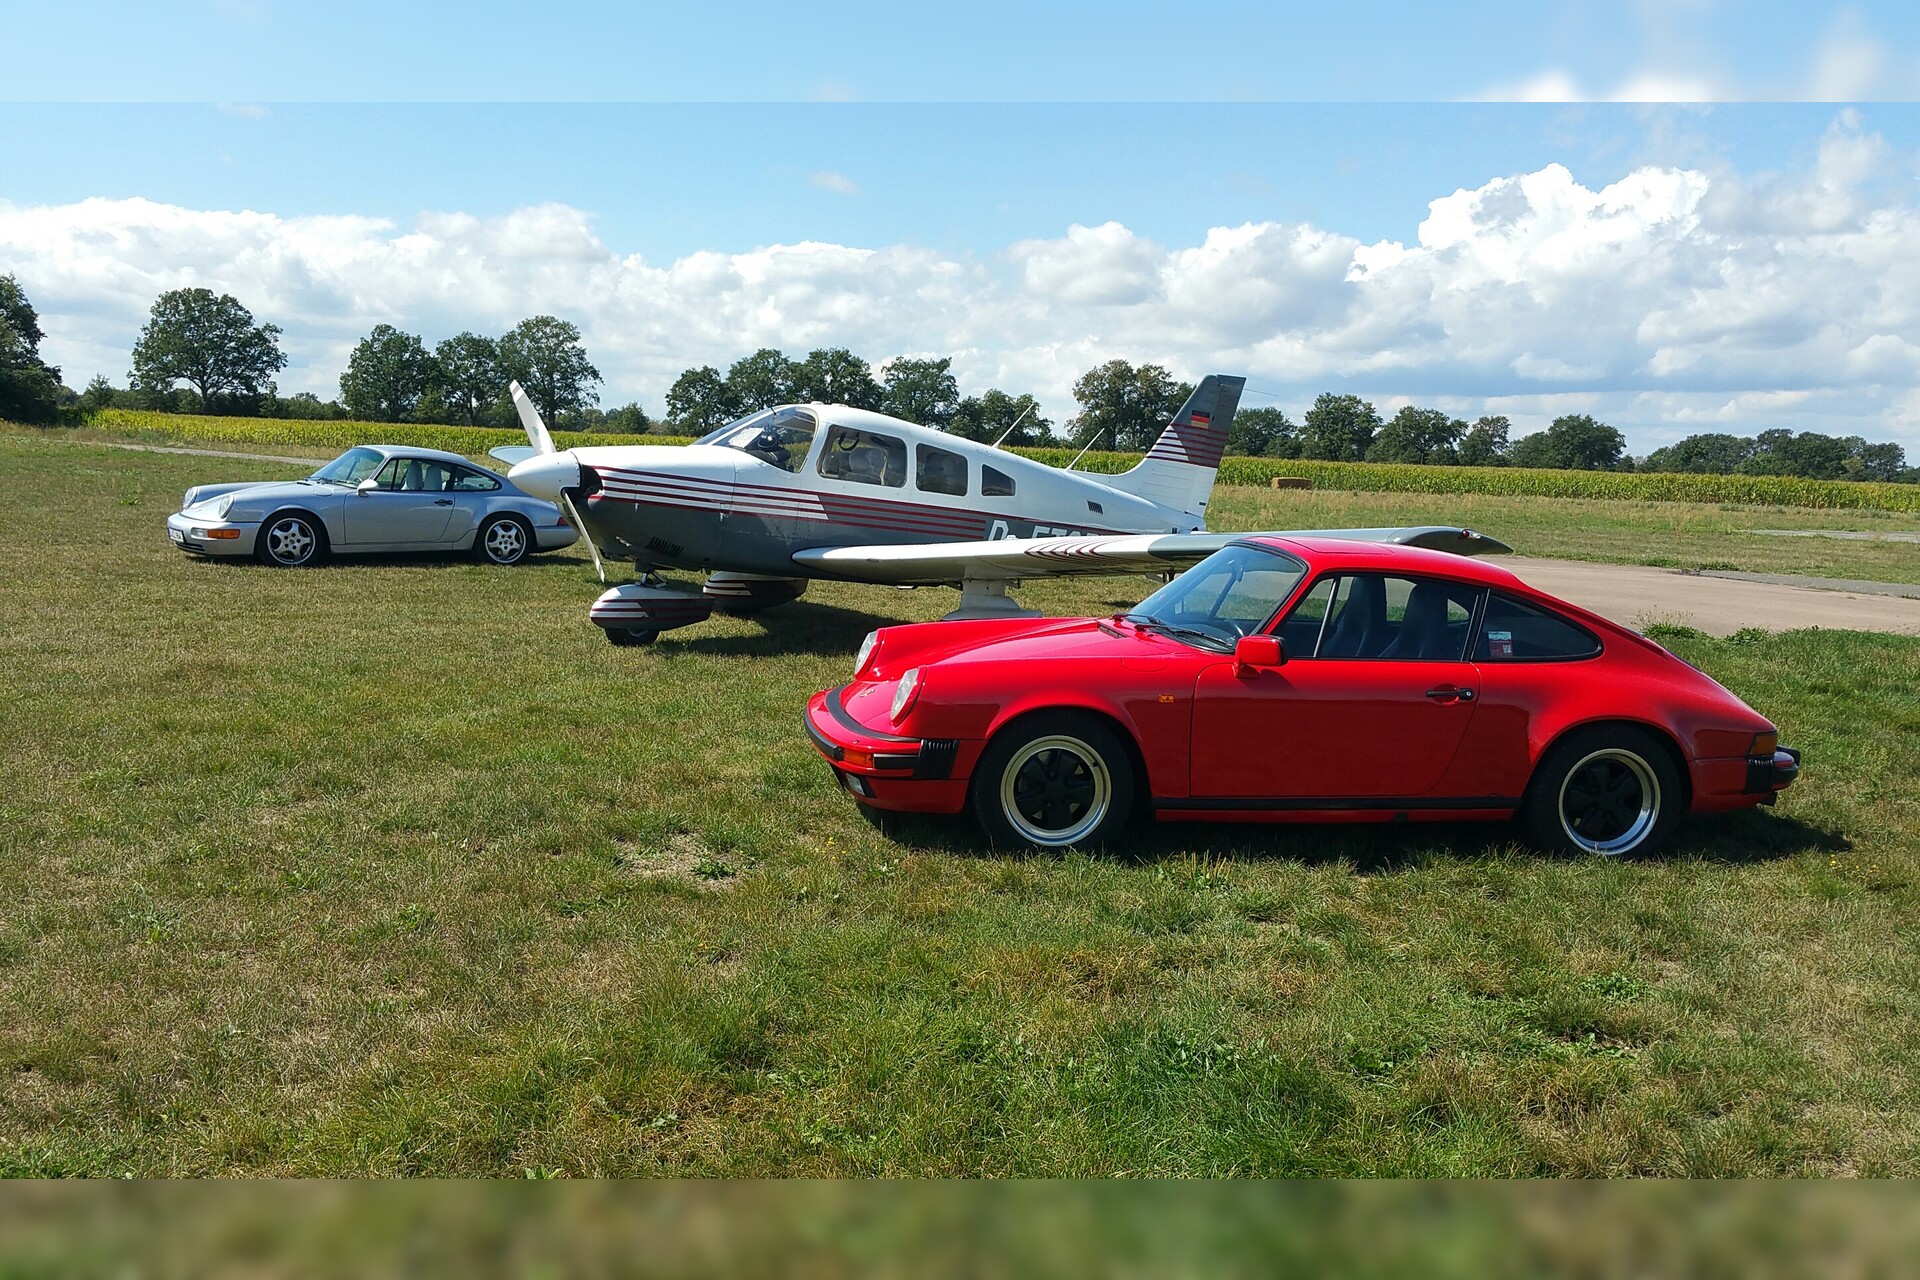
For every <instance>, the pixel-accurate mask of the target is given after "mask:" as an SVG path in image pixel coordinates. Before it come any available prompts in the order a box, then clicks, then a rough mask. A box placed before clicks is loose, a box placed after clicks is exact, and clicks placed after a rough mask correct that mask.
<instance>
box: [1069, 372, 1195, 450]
mask: <svg viewBox="0 0 1920 1280" xmlns="http://www.w3.org/2000/svg"><path fill="white" fill-rule="evenodd" d="M1192 394H1193V387H1192V385H1191V384H1189V383H1185V382H1177V381H1175V380H1174V378H1173V375H1172V374H1170V373H1168V372H1167V371H1166V370H1165V369H1163V368H1161V367H1160V366H1159V365H1157V364H1143V365H1141V366H1140V367H1139V368H1137V369H1136V368H1134V367H1133V366H1132V365H1130V364H1128V363H1127V362H1126V361H1125V360H1109V361H1107V362H1106V363H1105V364H1103V365H1099V366H1096V367H1095V368H1092V369H1089V370H1087V371H1086V372H1085V373H1083V374H1081V375H1080V378H1079V380H1078V381H1077V382H1075V383H1074V384H1073V398H1074V399H1075V400H1077V401H1079V402H1080V413H1079V414H1078V416H1076V417H1075V418H1074V419H1073V420H1072V421H1071V422H1069V423H1068V424H1067V429H1068V433H1069V436H1070V438H1071V439H1072V441H1073V445H1074V447H1075V448H1080V447H1082V446H1084V445H1086V444H1088V443H1089V442H1091V441H1104V442H1105V445H1106V447H1107V448H1109V449H1139V450H1144V449H1148V448H1151V447H1152V446H1153V442H1154V441H1155V440H1157V439H1159V438H1160V433H1161V431H1162V430H1164V429H1165V427H1166V425H1167V423H1169V422H1171V421H1172V420H1173V415H1174V414H1176V413H1178V412H1180V406H1181V405H1183V404H1185V403H1186V400H1187V397H1188V396H1190V395H1192Z"/></svg>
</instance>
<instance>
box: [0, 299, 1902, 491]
mask: <svg viewBox="0 0 1920 1280" xmlns="http://www.w3.org/2000/svg"><path fill="white" fill-rule="evenodd" d="M42 337H43V334H42V333H41V330H40V325H39V319H38V316H37V314H36V313H35V312H34V309H33V306H32V304H31V303H29V302H28V301H27V298H26V295H25V293H24V292H23V291H22V290H21V288H20V286H19V283H18V282H17V281H16V280H15V279H14V278H13V277H12V276H0V418H9V419H12V420H15V421H21V422H53V421H59V420H62V419H63V417H64V418H66V419H68V420H72V419H75V418H78V417H79V416H82V415H84V414H86V413H89V412H93V411H96V410H98V409H101V408H105V407H108V406H122V407H133V408H145V409H161V410H169V411H173V412H195V411H198V412H209V413H230V414H239V415H255V414H257V415H262V416H270V417H291V418H355V419H362V420H367V421H373V422H431V423H447V424H453V425H466V426H513V425H515V424H516V423H517V421H518V420H517V418H516V416H515V414H514V411H513V406H512V404H511V403H510V401H509V399H508V396H507V383H508V382H509V381H512V380H517V381H518V382H519V383H520V384H521V385H522V386H523V387H525V388H526V390H527V393H528V395H529V396H531V397H532V399H533V401H534V403H535V405H536V406H537V407H538V408H539V410H540V413H541V416H542V417H543V418H545V419H546V421H547V423H548V425H549V426H552V427H553V428H555V429H556V430H599V431H614V432H626V433H640V432H646V431H656V432H662V433H666V434H677V435H704V434H706V433H707V432H709V431H711V430H713V429H714V428H716V427H719V426H722V425H724V424H726V423H728V422H731V421H733V420H734V419H735V418H738V417H740V416H742V415H743V414H747V413H752V412H754V411H756V410H759V409H764V408H768V407H770V406H773V405H777V404H793V403H806V402H812V401H818V402H822V403H831V404H846V405H852V406H855V407H857V408H863V409H874V410H877V411H879V412H882V413H887V414H892V415H893V416H895V417H899V418H905V419H906V420H908V421H910V422H918V423H921V424H923V425H925V426H930V427H935V428H938V429H940V430H942V431H948V432H951V433H953V434H955V435H960V436H965V437H967V438H968V439H971V440H982V441H988V442H992V441H1003V442H1004V443H1007V444H1010V445H1045V444H1058V443H1062V442H1064V443H1065V444H1067V445H1069V446H1071V447H1073V448H1076V449H1078V448H1089V447H1096V446H1097V447H1102V448H1107V449H1116V450H1132V451H1136V452H1137V451H1142V450H1145V449H1147V448H1148V447H1150V446H1151V445H1152V444H1153V441H1154V440H1155V438H1156V437H1158V435H1159V434H1160V431H1161V430H1162V429H1163V428H1164V427H1165V426H1166V423H1167V421H1168V419H1170V418H1171V417H1172V416H1173V415H1174V414H1175V413H1176V412H1178V411H1179V408H1180V406H1181V405H1182V404H1183V403H1184V402H1185V400H1186V398H1187V397H1188V396H1189V395H1191V394H1192V393H1193V386H1192V384H1190V383H1186V382H1181V381H1179V380H1178V379H1176V378H1174V377H1173V376H1172V375H1171V374H1169V373H1168V372H1167V370H1166V369H1164V368H1162V367H1161V366H1159V365H1154V364H1142V365H1137V366H1136V365H1133V364H1130V363H1128V362H1127V361H1125V360H1109V361H1107V362H1105V363H1104V364H1101V365H1098V366H1096V367H1095V368H1092V369H1089V370H1088V371H1087V372H1086V373H1084V374H1082V375H1081V376H1080V377H1079V378H1078V379H1076V380H1075V382H1074V384H1073V395H1074V399H1075V401H1076V403H1077V405H1078V409H1079V412H1078V413H1076V414H1075V415H1074V416H1073V417H1071V418H1069V419H1067V420H1066V421H1065V422H1064V423H1061V424H1059V428H1060V435H1056V434H1055V426H1056V424H1054V423H1053V422H1051V421H1049V420H1048V419H1047V417H1046V416H1045V415H1043V414H1042V413H1041V412H1040V406H1039V404H1038V402H1037V401H1036V400H1035V399H1034V397H1033V396H1032V395H1031V394H1027V393H1020V394H1015V393H1013V392H1008V391H1003V390H1000V389H999V388H997V387H996V388H989V389H988V390H986V391H983V392H980V393H979V394H976V395H967V396H962V395H961V394H960V387H959V383H958V382H957V380H956V379H955V377H954V375H953V362H952V360H951V359H950V358H948V357H944V356H943V357H937V358H936V357H916V356H900V357H897V358H895V359H893V360H889V361H886V362H884V363H883V364H882V365H881V366H880V371H879V372H878V373H877V374H876V373H875V370H874V366H873V365H871V364H869V363H868V362H867V361H866V360H864V359H862V358H861V357H859V356H857V355H855V354H854V353H853V352H852V351H850V350H848V349H847V348H845V347H821V348H817V349H815V350H813V351H810V352H808V353H807V354H806V355H805V356H804V357H801V358H799V359H793V358H790V357H789V356H787V355H786V354H785V353H784V352H782V351H780V350H778V349H776V348H773V347H762V348H761V349H760V350H758V351H755V352H753V353H752V354H750V355H746V356H742V357H741V358H740V359H738V360H736V361H734V362H733V363H732V364H731V365H729V366H728V367H727V369H726V371H725V372H724V373H723V372H721V370H719V369H718V368H716V367H715V366H712V365H699V366H696V367H694V368H691V369H688V370H686V371H685V372H683V373H682V374H680V376H679V377H678V378H676V379H675V380H674V382H673V384H672V386H670V387H669V388H668V390H667V393H666V408H667V417H666V418H665V419H664V420H661V421H658V422H656V421H654V420H652V419H651V418H649V417H648V416H647V414H646V412H645V411H644V410H642V409H641V408H640V406H639V404H638V403H637V402H634V403H629V404H626V405H624V406H622V407H620V408H617V409H613V410H611V411H605V410H602V409H601V408H600V407H599V394H598V392H597V391H596V390H595V388H596V387H598V386H599V385H600V383H601V377H600V371H599V369H597V368H596V367H595V366H594V364H593V362H592V361H591V360H589V359H588V357H587V352H586V348H585V346H584V344H583V343H582V341H581V337H580V330H579V329H578V328H577V327H576V326H575V325H573V324H572V323H571V322H569V321H566V320H562V319H559V318H558V317H556V316H550V315H540V316H533V317H530V318H529V319H526V320H522V321H521V322H520V323H519V324H517V325H515V326H513V327H512V328H511V329H509V330H508V331H507V332H506V333H504V334H502V335H500V336H499V337H497V338H495V337H489V336H487V335H484V334H478V333H472V332H464V333H458V334H455V335H454V336H453V337H451V338H448V339H446V340H445V341H443V342H440V343H438V344H437V345H435V346H433V347H432V348H428V346H427V345H426V343H425V342H424V341H423V340H422V339H421V338H420V337H419V336H418V335H416V334H411V333H406V332H404V331H402V330H400V329H398V328H395V327H394V326H392V325H388V324H379V325H375V326H374V328H373V330H372V332H370V333H369V334H368V335H367V336H366V337H365V338H363V339H361V341H360V342H359V343H358V345H356V346H355V347H354V349H353V351H352V353H351V354H350V355H349V356H348V358H347V368H346V371H345V372H343V373H342V374H341V375H340V394H339V396H338V398H337V399H333V400H326V401H323V400H321V399H320V398H319V397H318V396H316V395H313V394H312V393H310V392H301V393H299V394H297V395H293V396H288V397H281V396H280V395H279V393H278V390H277V388H276V386H275V384H274V381H273V375H275V374H276V373H278V372H279V371H280V370H282V369H284V368H286V365H287V357H286V356H285V354H284V353H283V352H282V351H281V350H280V343H279V339H280V329H279V327H278V326H276V325H273V324H262V323H257V322H256V321H255V319H254V317H253V313H252V312H250V311H249V310H248V309H247V308H246V307H245V306H244V305H242V304H241V303H240V302H239V301H238V300H237V299H236V298H234V297H233V296H232V295H231V294H215V293H214V292H213V291H211V290H209V289H174V290H170V291H168V292H166V293H163V294H161V295H160V297H159V298H158V299H156V300H155V301H154V304H153V308H152V310H151V311H150V312H149V315H148V319H147V323H146V326H145V327H144V328H142V330H141V331H140V337H139V339H138V340H137V341H136V342H135V343H134V347H133V353H132V354H133V358H132V365H133V367H132V370H131V371H130V373H129V382H128V386H127V387H126V388H125V389H119V388H115V387H114V386H113V385H112V384H111V383H110V382H109V381H108V380H107V379H106V378H105V377H96V378H95V379H94V380H93V381H92V382H91V383H89V384H88V386H87V388H86V390H85V391H84V392H82V393H80V394H79V395H78V396H75V395H74V393H73V392H71V391H69V390H67V388H65V387H64V386H62V385H61V382H60V371H59V369H57V368H54V367H53V366H50V365H48V364H46V363H45V362H44V361H43V360H41V359H40V356H39V347H40V341H41V338H42ZM1227 452H1228V453H1232V454H1241V455H1249V456H1255V457H1267V458H1309V459H1319V460H1325V461H1330V462H1362V461H1364V462H1393V463H1412V464H1418V465H1426V466H1515V467H1546V468H1554V469H1562V470H1588V471H1631V470H1642V471H1687V472H1697V473H1707V474H1720V475H1728V474H1736V473H1738V474H1746V475H1782V476H1804V477H1808V478H1812V479H1823V480H1829V479H1831V480H1840V479H1853V480H1889V481H1898V482H1905V483H1914V482H1920V467H1912V466H1908V465H1907V462H1906V454H1905V451H1904V450H1903V449H1902V448H1901V447H1900V446H1899V445H1897V444H1892V443H1877V444H1876V443H1869V442H1868V441H1866V440H1865V439H1863V438H1862V437H1860V436H1837V437H1836V436H1827V435H1823V434H1821V433H1819V432H1814V431H1801V432H1795V431H1790V430H1786V429H1784V428H1782V429H1774V430H1768V431H1762V432H1760V433H1759V434H1758V435H1757V436H1755V437H1752V438H1747V437H1742V436H1735V435H1729V434H1725V433H1718V432H1714V433H1706V434H1702V435H1694V436H1688V437H1687V438H1686V439H1684V440H1681V441H1678V442H1677V443H1675V444H1671V445H1668V446H1666V447H1665V448H1661V449H1656V450H1654V451H1653V452H1652V453H1651V454H1649V455H1648V456H1647V457H1645V458H1642V459H1637V460H1636V459H1635V458H1634V457H1632V456H1631V455H1629V454H1628V453H1627V442H1626V438H1625V437H1624V436H1623V435H1621V433H1620V432H1619V431H1618V430H1617V429H1616V428H1614V427H1612V426H1609V425H1608V424H1606V423H1604V422H1601V421H1598V420H1597V419H1595V418H1593V417H1592V416H1591V415H1589V414H1584V413H1576V414H1564V415H1562V416H1560V417H1558V418H1555V419H1554V420H1553V422H1552V423H1551V424H1550V425H1549V426H1548V427H1547V428H1546V429H1545V430H1544V431H1537V432H1534V433H1533V434H1531V435H1526V436H1521V437H1520V438H1518V439H1513V438H1512V424H1511V422H1509V420H1508V419H1507V418H1505V417H1503V416H1500V415H1486V416H1483V417H1480V418H1478V419H1476V420H1475V421H1473V422H1472V423H1468V422H1467V421H1465V420H1464V419H1461V418H1456V417H1453V416H1452V415H1450V414H1448V413H1446V412H1445V411H1443V410H1440V409H1427V408H1422V407H1420V406H1418V405H1407V406H1405V407H1403V408H1401V409H1399V410H1398V411H1397V412H1395V413H1394V415H1393V416H1392V417H1391V418H1382V416H1381V415H1380V413H1379V412H1378V411H1377V410H1376V409H1375V408H1374V406H1373V405H1372V404H1371V403H1370V402H1368V401H1366V400H1363V399H1361V398H1360V397H1359V396H1354V395H1338V394H1335V393H1333V392H1326V393H1323V394H1322V395H1320V396H1319V397H1317V398H1316V399H1315V400H1314V402H1313V405H1312V407H1311V408H1309V409H1307V410H1306V411H1305V412H1304V413H1302V414H1301V416H1300V420H1299V421H1298V422H1296V421H1294V419H1293V418H1291V417H1289V416H1288V414H1287V413H1286V411H1285V410H1283V409H1278V408H1273V407H1268V406H1246V405H1243V406H1242V407H1241V409H1240V411H1239V412H1238V413H1237V414H1236V415H1235V417H1234V419H1233V423H1232V426H1231V427H1230V429H1229V431H1228V439H1227Z"/></svg>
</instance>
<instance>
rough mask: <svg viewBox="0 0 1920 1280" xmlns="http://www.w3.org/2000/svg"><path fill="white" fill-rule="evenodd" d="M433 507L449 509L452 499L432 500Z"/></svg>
mask: <svg viewBox="0 0 1920 1280" xmlns="http://www.w3.org/2000/svg"><path fill="white" fill-rule="evenodd" d="M433 505H434V506H436V507H450V506H452V505H453V499H452V498H435V499H434V500H433Z"/></svg>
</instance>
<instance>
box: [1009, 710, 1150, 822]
mask: <svg viewBox="0 0 1920 1280" xmlns="http://www.w3.org/2000/svg"><path fill="white" fill-rule="evenodd" d="M1133 786H1134V779H1133V762H1132V760H1131V759H1130V758H1129V757H1128V755H1127V751H1126V748H1125V747H1124V746H1123V745H1122V744H1121V742H1120V739H1119V737H1118V735H1116V734H1115V733H1114V732H1113V730H1112V729H1110V728H1108V727H1107V726H1106V725H1105V724H1102V723H1101V722H1100V721H1099V720H1097V719H1095V718H1094V717H1092V716H1089V715H1084V714H1081V713H1078V712H1071V711H1050V712H1046V713H1043V714H1041V715H1037V716H1031V717H1029V718H1027V719H1025V720H1021V721H1019V722H1018V723H1016V724H1014V725H1011V726H1009V727H1008V728H1007V729H1004V730H1002V731H1001V732H1000V733H999V734H998V735H997V736H995V737H994V739H993V740H992V741H991V742H989V743H988V744H987V749H986V750H985V751H984V752H982V753H981V756H980V763H979V764H978V765H977V766H976V767H975V768H974V772H973V812H974V816H975V817H977V818H978V819H979V820H980V825H981V826H982V827H984V828H985V829H986V832H987V835H988V837H989V838H990V839H991V840H992V841H993V842H994V843H995V844H1009V845H1026V846H1028V847H1029V848H1034V849H1065V848H1068V847H1071V846H1075V845H1078V846H1082V847H1094V846H1098V845H1100V844H1103V843H1105V842H1106V840H1107V839H1108V838H1109V837H1110V836H1112V835H1113V834H1114V833H1115V832H1117V831H1118V830H1119V829H1120V828H1121V827H1122V826H1124V825H1126V821H1127V818H1128V816H1129V815H1130V814H1131V813H1132V811H1133Z"/></svg>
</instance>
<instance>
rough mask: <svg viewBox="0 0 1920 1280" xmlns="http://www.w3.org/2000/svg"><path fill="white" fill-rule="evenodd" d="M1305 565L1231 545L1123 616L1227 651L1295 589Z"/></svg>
mask: <svg viewBox="0 0 1920 1280" xmlns="http://www.w3.org/2000/svg"><path fill="white" fill-rule="evenodd" d="M1306 572H1307V566H1306V565H1305V564H1303V563H1302V562H1301V561H1299V560H1296V559H1294V558H1293V557H1292V556H1290V555H1288V554H1287V553H1286V552H1284V551H1274V550H1269V549H1268V548H1266V547H1257V546H1253V545H1251V544H1244V543H1236V544H1234V545H1233V546H1230V547H1224V548H1222V549H1221V550H1219V551H1216V552H1214V553H1213V554H1212V555H1210V556H1208V557H1207V558H1206V559H1205V560H1202V561H1201V562H1200V563H1199V564H1196V565H1195V566H1193V568H1191V569H1189V570H1187V571H1186V572H1185V573H1183V574H1181V575H1180V576H1179V577H1177V578H1175V579H1174V580H1173V581H1172V582H1169V583H1168V584H1167V585H1166V586H1164V587H1162V588H1160V589H1159V590H1158V591H1156V592H1154V593H1153V594H1152V595H1150V596H1148V597H1147V598H1146V599H1145V600H1142V601H1141V602H1140V603H1139V604H1138V605H1137V606H1136V607H1135V608H1134V609H1133V610H1132V611H1131V612H1129V613H1128V614H1126V615H1125V617H1126V618H1127V620H1128V621H1130V622H1134V623H1138V624H1141V625H1153V626H1157V627H1159V628H1161V629H1162V630H1164V631H1166V632H1167V633H1168V634H1169V635H1172V636H1173V637H1174V638H1175V639H1178V640H1184V641H1187V642H1189V643H1193V644H1196V645H1197V646H1198V647H1201V648H1214V649H1218V648H1228V649H1230V648H1232V647H1233V643H1234V641H1236V640H1238V639H1239V638H1240V637H1241V636H1246V635H1253V634H1254V633H1256V632H1258V631H1262V630H1264V629H1265V628H1266V625H1267V621H1268V619H1270V618H1272V617H1273V615H1274V613H1275V612H1276V611H1277V610H1278V609H1279V608H1280V606H1281V605H1283V604H1285V603H1286V601H1287V597H1288V596H1290V595H1292V594H1293V589H1294V588H1295V587H1297V586H1299V585H1300V579H1301V578H1302V577H1304V576H1305V575H1306Z"/></svg>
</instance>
